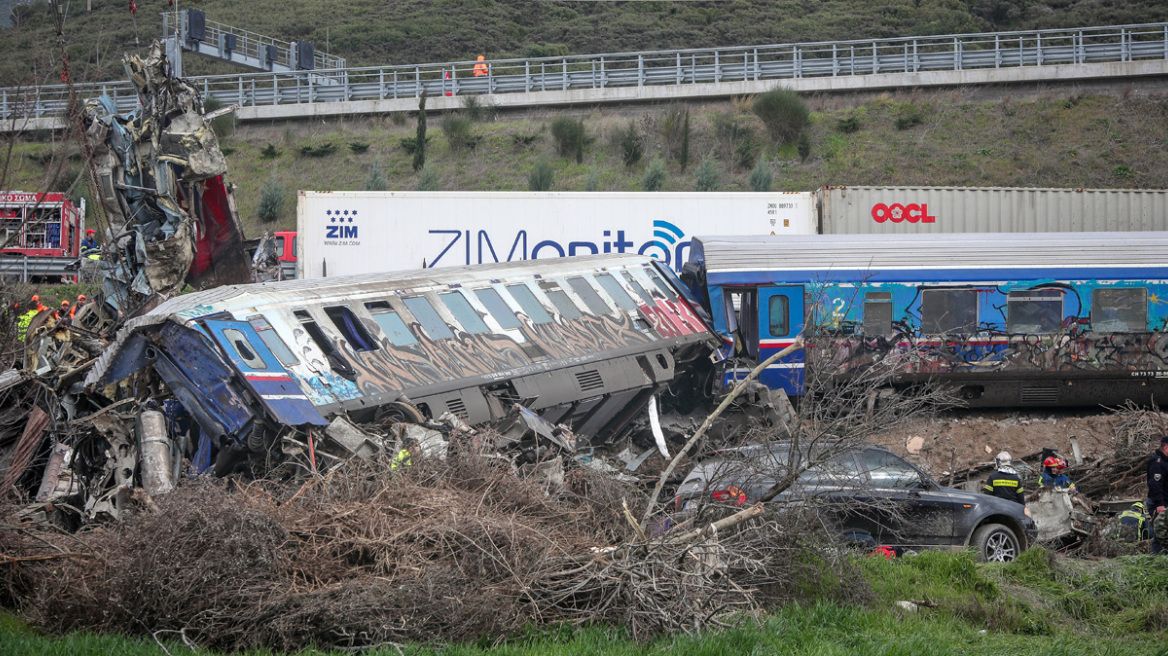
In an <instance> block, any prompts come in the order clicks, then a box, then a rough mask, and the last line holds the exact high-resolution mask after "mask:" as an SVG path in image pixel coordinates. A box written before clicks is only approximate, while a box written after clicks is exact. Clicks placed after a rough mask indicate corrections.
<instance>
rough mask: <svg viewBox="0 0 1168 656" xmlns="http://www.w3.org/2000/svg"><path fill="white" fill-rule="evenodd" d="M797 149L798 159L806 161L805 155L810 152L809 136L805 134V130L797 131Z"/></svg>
mask: <svg viewBox="0 0 1168 656" xmlns="http://www.w3.org/2000/svg"><path fill="white" fill-rule="evenodd" d="M796 148H798V149H799V161H801V162H806V161H807V156H808V155H810V154H811V137H809V136H807V131H806V130H804V131H803V132H800V133H799V144H798V145H797V146H796Z"/></svg>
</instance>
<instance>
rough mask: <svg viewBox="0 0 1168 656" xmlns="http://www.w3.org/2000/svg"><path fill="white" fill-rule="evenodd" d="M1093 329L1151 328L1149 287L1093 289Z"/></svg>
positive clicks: (1135, 330) (1137, 330) (1136, 330)
mask: <svg viewBox="0 0 1168 656" xmlns="http://www.w3.org/2000/svg"><path fill="white" fill-rule="evenodd" d="M1091 330H1097V331H1100V332H1112V333H1142V332H1146V331H1147V330H1148V290H1147V289H1146V288H1144V287H1121V288H1112V289H1096V290H1094V291H1092V292H1091Z"/></svg>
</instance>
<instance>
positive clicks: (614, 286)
mask: <svg viewBox="0 0 1168 656" xmlns="http://www.w3.org/2000/svg"><path fill="white" fill-rule="evenodd" d="M596 282H598V283H600V286H601V287H603V288H604V291H605V292H607V293H608V296H609V298H611V299H612V300H613V302H614V303H616V306H617V307H619V308H620V309H622V310H635V309H637V302H636V301H634V300H633V297H632V296H629V293H628V292H626V291H625V288H624V287H621V285H620V283H619V282H617V280H616V278H614V277H612V274H609V273H602V274H600V275H598V276H596Z"/></svg>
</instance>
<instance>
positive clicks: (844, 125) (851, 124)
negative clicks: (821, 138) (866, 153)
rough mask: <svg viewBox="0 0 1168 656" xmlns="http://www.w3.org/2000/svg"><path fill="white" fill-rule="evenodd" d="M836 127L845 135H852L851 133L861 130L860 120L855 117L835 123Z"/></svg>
mask: <svg viewBox="0 0 1168 656" xmlns="http://www.w3.org/2000/svg"><path fill="white" fill-rule="evenodd" d="M835 127H836V129H837V130H839V131H840V132H843V133H845V134H851V133H853V132H856V131H858V130H859V129H860V119H859V118H857V117H855V116H849V117H847V118H841V119H840V120H838V121H836V122H835Z"/></svg>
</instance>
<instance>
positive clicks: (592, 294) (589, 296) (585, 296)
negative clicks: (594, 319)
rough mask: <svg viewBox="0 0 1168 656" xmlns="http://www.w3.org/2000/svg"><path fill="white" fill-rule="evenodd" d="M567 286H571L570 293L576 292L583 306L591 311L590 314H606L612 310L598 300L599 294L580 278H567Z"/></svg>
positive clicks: (600, 299)
mask: <svg viewBox="0 0 1168 656" xmlns="http://www.w3.org/2000/svg"><path fill="white" fill-rule="evenodd" d="M568 284H569V285H571V286H572V291H574V292H576V295H577V296H579V297H580V298H581V299H582V300H583V301H584V305H587V306H588V309H589V310H591V311H592V314H608V313H609V312H612V308H610V307H608V303H605V302H604V299H602V298H600V294H597V293H596V290H595V289H593V288H592V285H591V284H590V283H589V282H588V281H587V280H585V279H584V278H583V277H581V276H576V277H574V278H568Z"/></svg>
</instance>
